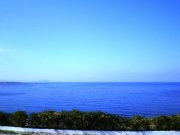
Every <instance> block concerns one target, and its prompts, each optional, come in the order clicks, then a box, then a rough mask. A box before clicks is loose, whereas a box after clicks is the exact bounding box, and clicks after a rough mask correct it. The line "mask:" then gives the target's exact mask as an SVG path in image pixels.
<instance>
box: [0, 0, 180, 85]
mask: <svg viewBox="0 0 180 135" xmlns="http://www.w3.org/2000/svg"><path fill="white" fill-rule="evenodd" d="M41 80H49V81H60V82H61V81H62V82H64V81H67V82H72V81H75V82H79V81H80V82H81V81H85V82H86V81H88V82H89V81H90V82H96V81H98V82H104V81H105V82H108V81H110V82H113V81H116V82H121V81H122V82H126V81H127V82H132V81H133V82H139V81H140V82H141V81H143V82H146V81H150V82H164V81H166V82H168V81H171V82H173V81H174V82H178V81H180V0H68V1H67V0H1V1H0V81H41Z"/></svg>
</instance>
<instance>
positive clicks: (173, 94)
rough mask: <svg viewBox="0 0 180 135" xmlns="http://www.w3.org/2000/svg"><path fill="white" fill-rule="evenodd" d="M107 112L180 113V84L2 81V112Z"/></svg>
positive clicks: (146, 114)
mask: <svg viewBox="0 0 180 135" xmlns="http://www.w3.org/2000/svg"><path fill="white" fill-rule="evenodd" d="M49 109H51V110H56V111H60V110H72V109H78V110H82V111H103V112H107V113H113V114H118V115H122V116H133V115H137V114H138V115H142V116H158V115H162V114H165V115H170V114H177V113H180V83H0V111H5V112H14V111H17V110H24V111H27V112H39V111H43V110H49Z"/></svg>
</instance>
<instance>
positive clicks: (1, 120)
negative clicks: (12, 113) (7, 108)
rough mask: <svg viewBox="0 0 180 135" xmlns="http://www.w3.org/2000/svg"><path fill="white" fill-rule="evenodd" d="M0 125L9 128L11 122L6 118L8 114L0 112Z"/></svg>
mask: <svg viewBox="0 0 180 135" xmlns="http://www.w3.org/2000/svg"><path fill="white" fill-rule="evenodd" d="M0 125H1V126H10V125H11V122H10V120H9V118H8V114H5V113H3V112H0Z"/></svg>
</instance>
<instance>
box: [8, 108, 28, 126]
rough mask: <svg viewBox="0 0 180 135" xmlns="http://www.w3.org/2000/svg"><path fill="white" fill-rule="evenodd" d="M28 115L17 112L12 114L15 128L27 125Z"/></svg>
mask: <svg viewBox="0 0 180 135" xmlns="http://www.w3.org/2000/svg"><path fill="white" fill-rule="evenodd" d="M26 119H27V114H26V112H23V111H17V112H15V113H13V114H12V116H11V121H12V124H13V126H20V127H23V126H25V125H26Z"/></svg>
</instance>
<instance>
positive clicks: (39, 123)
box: [0, 110, 180, 131]
mask: <svg viewBox="0 0 180 135" xmlns="http://www.w3.org/2000/svg"><path fill="white" fill-rule="evenodd" d="M0 125H2V126H5V125H6V126H20V127H32V128H54V129H79V130H80V129H81V130H130V131H131V130H133V131H143V130H180V115H173V116H159V117H154V118H144V117H141V116H134V117H132V118H127V117H121V116H118V115H113V114H107V113H103V112H81V111H78V110H73V111H61V112H55V111H44V112H39V113H31V114H29V115H27V114H26V112H23V111H18V112H15V113H11V114H7V113H3V112H0Z"/></svg>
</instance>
